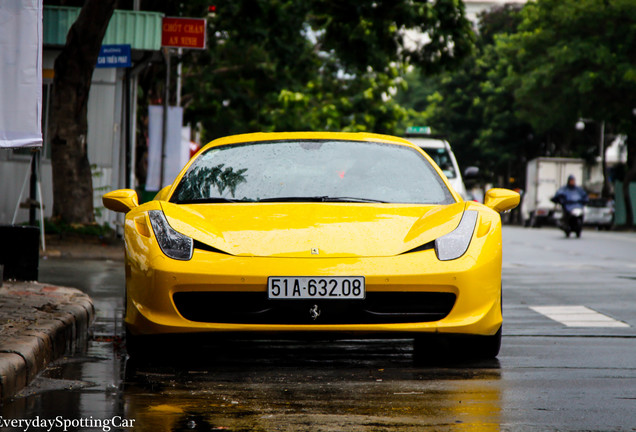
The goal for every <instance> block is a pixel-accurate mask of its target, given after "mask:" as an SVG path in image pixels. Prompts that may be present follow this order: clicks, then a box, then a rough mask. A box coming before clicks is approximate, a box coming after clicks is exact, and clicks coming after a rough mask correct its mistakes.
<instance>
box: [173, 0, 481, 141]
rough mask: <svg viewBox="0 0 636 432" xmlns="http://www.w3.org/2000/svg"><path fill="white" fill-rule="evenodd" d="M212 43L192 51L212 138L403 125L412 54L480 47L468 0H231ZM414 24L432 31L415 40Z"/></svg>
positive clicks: (202, 118)
mask: <svg viewBox="0 0 636 432" xmlns="http://www.w3.org/2000/svg"><path fill="white" fill-rule="evenodd" d="M215 5H216V8H217V9H216V14H215V15H214V16H213V17H211V18H210V19H209V25H208V35H209V36H208V45H209V47H208V49H207V50H206V51H204V52H192V53H188V54H187V57H186V58H185V59H184V75H185V77H186V80H185V85H184V93H185V96H184V100H185V101H186V104H187V105H186V107H187V110H186V120H187V121H192V122H200V123H202V124H203V126H204V131H205V138H206V139H213V138H216V137H219V136H224V135H228V134H234V133H242V132H255V131H282V130H345V131H372V132H386V133H394V132H396V129H397V128H398V125H399V124H400V122H401V121H402V120H403V119H404V118H406V117H407V115H408V112H407V110H406V109H404V108H403V107H401V106H400V105H399V104H398V103H396V102H395V100H394V98H393V95H394V94H395V91H396V89H397V88H398V87H399V86H400V85H401V75H403V74H404V71H405V67H406V65H407V64H408V63H409V62H411V63H415V64H418V65H420V66H421V67H422V68H423V69H425V70H440V69H442V68H444V67H448V66H451V65H453V64H456V63H457V62H458V61H459V60H460V59H461V58H463V57H464V56H465V55H466V54H467V53H468V52H470V49H471V46H472V33H471V32H470V28H469V23H468V21H467V20H466V19H465V17H464V8H463V3H462V2H459V1H456V0H440V1H437V2H436V3H435V6H434V5H433V3H430V2H427V1H415V2H414V1H410V0H391V1H390V0H359V1H331V0H312V1H304V0H267V1H266V0H233V1H230V0H221V1H219V2H216V3H215ZM405 30H413V31H419V32H421V33H423V34H424V33H425V34H426V35H427V39H424V40H427V41H428V42H427V43H423V42H422V43H421V44H420V45H421V46H415V45H414V46H412V47H411V46H409V45H408V43H407V41H406V40H405V32H404V31H405Z"/></svg>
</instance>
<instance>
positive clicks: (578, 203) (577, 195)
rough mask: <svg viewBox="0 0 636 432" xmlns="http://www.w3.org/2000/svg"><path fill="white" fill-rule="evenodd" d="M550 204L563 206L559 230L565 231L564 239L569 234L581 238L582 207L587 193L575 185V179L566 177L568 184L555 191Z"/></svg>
mask: <svg viewBox="0 0 636 432" xmlns="http://www.w3.org/2000/svg"><path fill="white" fill-rule="evenodd" d="M552 202H554V203H557V204H561V206H563V218H562V219H561V229H562V230H563V231H565V235H566V237H569V236H570V233H571V232H574V233H576V236H577V237H580V236H581V230H582V229H583V206H584V205H585V204H587V202H588V196H587V192H585V191H584V190H583V188H582V187H580V186H577V185H576V178H575V177H574V176H573V175H570V176H569V177H568V182H567V184H566V185H565V186H562V187H560V188H559V190H557V192H556V194H555V195H554V197H552Z"/></svg>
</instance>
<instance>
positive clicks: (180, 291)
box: [125, 230, 502, 336]
mask: <svg viewBox="0 0 636 432" xmlns="http://www.w3.org/2000/svg"><path fill="white" fill-rule="evenodd" d="M493 231H494V232H493ZM500 238H501V233H500V231H499V230H492V231H491V232H490V233H489V234H488V235H486V236H484V237H482V238H477V237H476V238H474V239H473V242H472V243H471V247H470V248H469V251H468V252H467V253H466V254H465V255H464V256H463V257H461V258H459V259H456V260H453V261H445V262H441V261H439V260H437V258H436V256H435V252H434V251H433V250H427V251H422V252H416V253H410V254H403V255H399V256H396V257H381V258H267V257H236V256H230V255H224V254H218V253H214V252H207V251H202V250H195V252H194V255H193V258H192V259H191V260H190V261H176V260H172V259H170V258H167V257H165V256H163V255H162V254H161V252H160V251H158V250H156V251H155V250H152V251H151V253H150V254H148V253H147V252H148V249H146V254H138V253H137V254H136V253H135V250H133V249H131V248H130V247H129V246H127V264H126V265H127V281H126V282H127V308H126V317H125V322H126V325H127V327H128V329H129V331H130V332H131V333H132V334H134V335H151V334H170V333H197V332H211V333H215V332H249V333H257V334H258V333H269V332H274V333H278V332H280V333H283V332H284V333H287V332H301V333H303V332H304V333H306V332H311V333H317V332H325V333H336V334H343V335H351V334H353V335H363V334H370V333H373V334H389V333H391V334H394V333H400V334H406V335H407V336H408V335H411V336H412V335H413V334H416V333H420V332H426V333H434V332H440V333H458V334H475V335H493V334H495V333H496V332H497V330H498V329H499V328H500V327H501V323H502V316H501V240H500ZM148 247H150V248H156V245H149V246H148ZM142 256H143V257H142ZM300 275H303V276H306V275H315V276H364V277H365V281H366V291H367V293H368V299H371V297H373V296H375V297H376V298H378V296H381V295H389V296H390V295H400V293H403V294H405V295H409V294H410V295H414V294H418V293H421V294H430V295H433V296H435V295H447V294H448V295H451V296H454V302H453V304H452V306H451V308H450V312H448V313H445V314H444V315H443V316H440V317H436V318H431V319H432V320H431V319H426V320H424V319H420V320H418V318H414V321H410V320H409V319H406V320H405V319H404V317H403V316H402V319H397V318H396V319H395V320H391V319H390V317H389V318H385V319H382V320H379V321H378V320H376V321H375V322H374V321H373V320H363V319H360V320H359V321H357V320H356V319H355V318H352V319H349V320H348V321H346V322H344V321H342V320H331V321H329V320H326V321H325V320H322V321H321V319H320V318H319V319H317V320H315V321H312V322H309V320H307V322H303V321H302V319H295V320H294V319H287V320H284V319H281V320H277V318H271V319H270V320H269V321H262V320H261V321H260V322H259V321H258V320H251V321H249V320H242V319H241V318H237V319H233V320H230V319H228V318H227V316H229V315H232V314H231V313H230V314H228V313H225V314H219V320H218V321H221V322H215V319H214V313H213V312H214V309H215V308H216V310H219V308H221V309H222V306H219V305H216V306H215V307H211V308H210V309H211V314H207V315H205V318H201V317H200V315H191V314H189V313H186V312H185V310H184V308H183V305H179V307H177V304H176V303H175V298H177V303H178V302H179V300H178V299H179V296H181V297H182V298H183V296H190V295H191V294H194V295H200V296H205V295H207V294H210V293H212V294H214V293H217V294H220V293H232V295H233V296H234V297H236V296H237V295H238V296H239V298H240V294H237V293H245V296H246V298H247V297H251V298H254V296H256V297H260V298H261V299H263V301H267V300H266V298H265V297H266V292H267V278H268V277H269V276H300ZM206 293H207V294H206ZM221 296H222V294H221ZM190 298H194V297H190ZM201 298H203V299H204V298H205V297H201ZM277 301H278V300H277ZM291 302H299V303H294V304H291V305H290V306H289V307H291V308H292V309H290V310H293V308H294V306H295V304H298V305H299V306H298V308H301V307H302V308H303V312H302V313H303V314H304V313H305V312H306V311H308V308H307V305H306V304H303V303H302V301H298V300H292V301H291ZM338 302H342V300H323V301H322V302H321V306H322V307H323V308H325V311H328V310H329V309H330V308H332V306H333V307H334V308H341V307H343V303H338ZM191 303H192V302H191ZM246 307H247V306H246ZM205 309H206V307H205V305H203V306H200V307H198V311H199V313H201V311H204V312H205ZM184 315H186V316H188V318H190V319H188V318H186V316H184ZM221 315H223V319H221ZM278 316H279V317H280V316H281V315H280V314H279V315H278ZM327 316H328V314H327ZM438 318H440V319H438ZM229 321H232V322H229ZM248 321H249V322H248ZM405 321H406V322H405Z"/></svg>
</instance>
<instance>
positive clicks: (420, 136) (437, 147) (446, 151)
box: [405, 127, 479, 201]
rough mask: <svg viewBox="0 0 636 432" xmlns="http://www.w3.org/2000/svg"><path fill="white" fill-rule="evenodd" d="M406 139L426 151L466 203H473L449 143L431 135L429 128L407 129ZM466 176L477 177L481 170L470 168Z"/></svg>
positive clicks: (466, 171) (467, 169)
mask: <svg viewBox="0 0 636 432" xmlns="http://www.w3.org/2000/svg"><path fill="white" fill-rule="evenodd" d="M405 138H406V139H407V140H408V141H410V142H412V143H413V144H415V145H416V146H418V147H419V148H421V149H422V150H424V151H425V152H426V154H428V155H429V156H430V157H431V158H432V159H433V161H435V163H436V164H437V166H439V167H440V168H441V170H442V172H443V173H444V175H445V176H446V178H447V179H448V182H449V183H450V184H451V186H452V187H453V189H455V190H456V191H457V193H458V194H460V195H461V196H462V198H463V199H464V200H466V201H472V199H473V198H472V196H471V195H470V194H468V192H467V190H466V186H465V185H464V179H463V178H462V172H461V171H460V169H459V165H458V164H457V159H456V158H455V154H454V153H453V149H452V148H451V146H450V144H449V142H448V141H447V140H445V139H443V138H440V137H436V136H434V135H431V133H430V128H428V127H411V128H407V130H406V134H405ZM465 173H466V175H469V176H472V177H477V175H478V174H479V168H477V167H473V166H470V167H468V168H466V170H465Z"/></svg>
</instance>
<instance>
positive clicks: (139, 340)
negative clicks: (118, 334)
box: [126, 329, 154, 358]
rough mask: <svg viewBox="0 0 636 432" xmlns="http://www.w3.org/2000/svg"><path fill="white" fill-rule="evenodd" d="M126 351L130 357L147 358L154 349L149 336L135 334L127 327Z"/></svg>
mask: <svg viewBox="0 0 636 432" xmlns="http://www.w3.org/2000/svg"><path fill="white" fill-rule="evenodd" d="M126 352H127V353H128V355H129V356H130V357H134V358H146V357H149V356H151V355H152V353H153V352H154V350H153V346H152V345H151V344H150V343H149V341H148V337H146V336H137V335H133V334H132V333H131V332H130V331H129V330H128V329H126Z"/></svg>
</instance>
